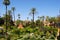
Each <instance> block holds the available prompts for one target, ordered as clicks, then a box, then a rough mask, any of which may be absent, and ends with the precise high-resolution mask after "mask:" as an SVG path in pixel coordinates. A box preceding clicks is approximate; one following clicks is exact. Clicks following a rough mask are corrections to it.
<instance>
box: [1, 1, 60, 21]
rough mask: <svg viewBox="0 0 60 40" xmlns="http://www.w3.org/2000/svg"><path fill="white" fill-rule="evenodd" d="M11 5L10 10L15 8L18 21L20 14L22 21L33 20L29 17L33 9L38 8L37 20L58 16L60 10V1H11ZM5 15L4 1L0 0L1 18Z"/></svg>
mask: <svg viewBox="0 0 60 40" xmlns="http://www.w3.org/2000/svg"><path fill="white" fill-rule="evenodd" d="M10 2H11V3H10V5H9V6H8V10H11V8H12V7H15V8H16V10H15V16H16V19H18V16H17V15H18V13H20V15H21V20H25V19H27V17H29V20H31V19H32V16H31V15H29V13H30V11H31V8H33V7H34V8H36V10H37V13H36V14H35V20H36V19H37V17H38V16H55V17H56V16H57V15H58V14H59V9H60V0H10ZM4 13H5V6H4V5H3V0H0V16H3V14H4Z"/></svg>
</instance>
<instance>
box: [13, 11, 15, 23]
mask: <svg viewBox="0 0 60 40" xmlns="http://www.w3.org/2000/svg"><path fill="white" fill-rule="evenodd" d="M13 14H14V11H13ZM14 23H15V14H14Z"/></svg>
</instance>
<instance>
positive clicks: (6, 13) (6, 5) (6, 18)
mask: <svg viewBox="0 0 60 40" xmlns="http://www.w3.org/2000/svg"><path fill="white" fill-rule="evenodd" d="M6 33H7V5H6Z"/></svg>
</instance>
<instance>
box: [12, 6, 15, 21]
mask: <svg viewBox="0 0 60 40" xmlns="http://www.w3.org/2000/svg"><path fill="white" fill-rule="evenodd" d="M12 11H13V15H14V22H15V13H14V11H15V7H12Z"/></svg>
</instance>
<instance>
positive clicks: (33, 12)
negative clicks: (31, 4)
mask: <svg viewBox="0 0 60 40" xmlns="http://www.w3.org/2000/svg"><path fill="white" fill-rule="evenodd" d="M35 13H36V8H32V10H31V14H32V18H33V20H32V22H33V27H34V14H35Z"/></svg>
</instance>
